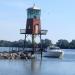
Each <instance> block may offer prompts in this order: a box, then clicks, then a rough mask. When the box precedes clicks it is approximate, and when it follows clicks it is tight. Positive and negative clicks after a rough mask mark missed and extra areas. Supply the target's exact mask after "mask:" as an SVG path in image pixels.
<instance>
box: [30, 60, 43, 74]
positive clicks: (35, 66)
mask: <svg viewBox="0 0 75 75" xmlns="http://www.w3.org/2000/svg"><path fill="white" fill-rule="evenodd" d="M41 64H42V61H41V60H40V61H39V60H38V61H37V60H36V59H32V60H31V73H32V75H36V74H37V75H39V73H40V71H41Z"/></svg>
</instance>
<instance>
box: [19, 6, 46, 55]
mask: <svg viewBox="0 0 75 75" xmlns="http://www.w3.org/2000/svg"><path fill="white" fill-rule="evenodd" d="M40 15H41V10H40V9H39V8H37V7H36V6H35V5H33V6H32V7H30V8H28V9H27V22H26V29H21V30H20V33H21V34H25V41H26V38H27V35H31V36H32V45H33V46H32V52H33V53H34V51H35V45H34V38H35V36H36V35H39V36H40V42H41V35H45V34H46V32H47V30H41V20H40ZM25 41H24V48H25ZM40 47H41V48H42V46H40ZM41 54H42V50H41Z"/></svg>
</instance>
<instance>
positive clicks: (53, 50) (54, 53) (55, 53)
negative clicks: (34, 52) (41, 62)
mask: <svg viewBox="0 0 75 75" xmlns="http://www.w3.org/2000/svg"><path fill="white" fill-rule="evenodd" d="M63 55H64V51H63V50H62V49H60V48H59V47H56V46H49V47H48V48H47V49H46V52H44V56H45V57H52V58H62V57H63Z"/></svg>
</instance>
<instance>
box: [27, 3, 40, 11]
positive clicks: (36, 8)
mask: <svg viewBox="0 0 75 75" xmlns="http://www.w3.org/2000/svg"><path fill="white" fill-rule="evenodd" d="M28 9H35V10H41V9H40V8H38V7H37V6H35V4H34V5H33V6H32V7H29V8H28Z"/></svg>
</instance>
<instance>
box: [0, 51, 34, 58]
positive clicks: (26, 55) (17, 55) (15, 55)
mask: <svg viewBox="0 0 75 75" xmlns="http://www.w3.org/2000/svg"><path fill="white" fill-rule="evenodd" d="M32 58H35V56H34V55H32V53H24V52H0V59H32Z"/></svg>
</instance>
